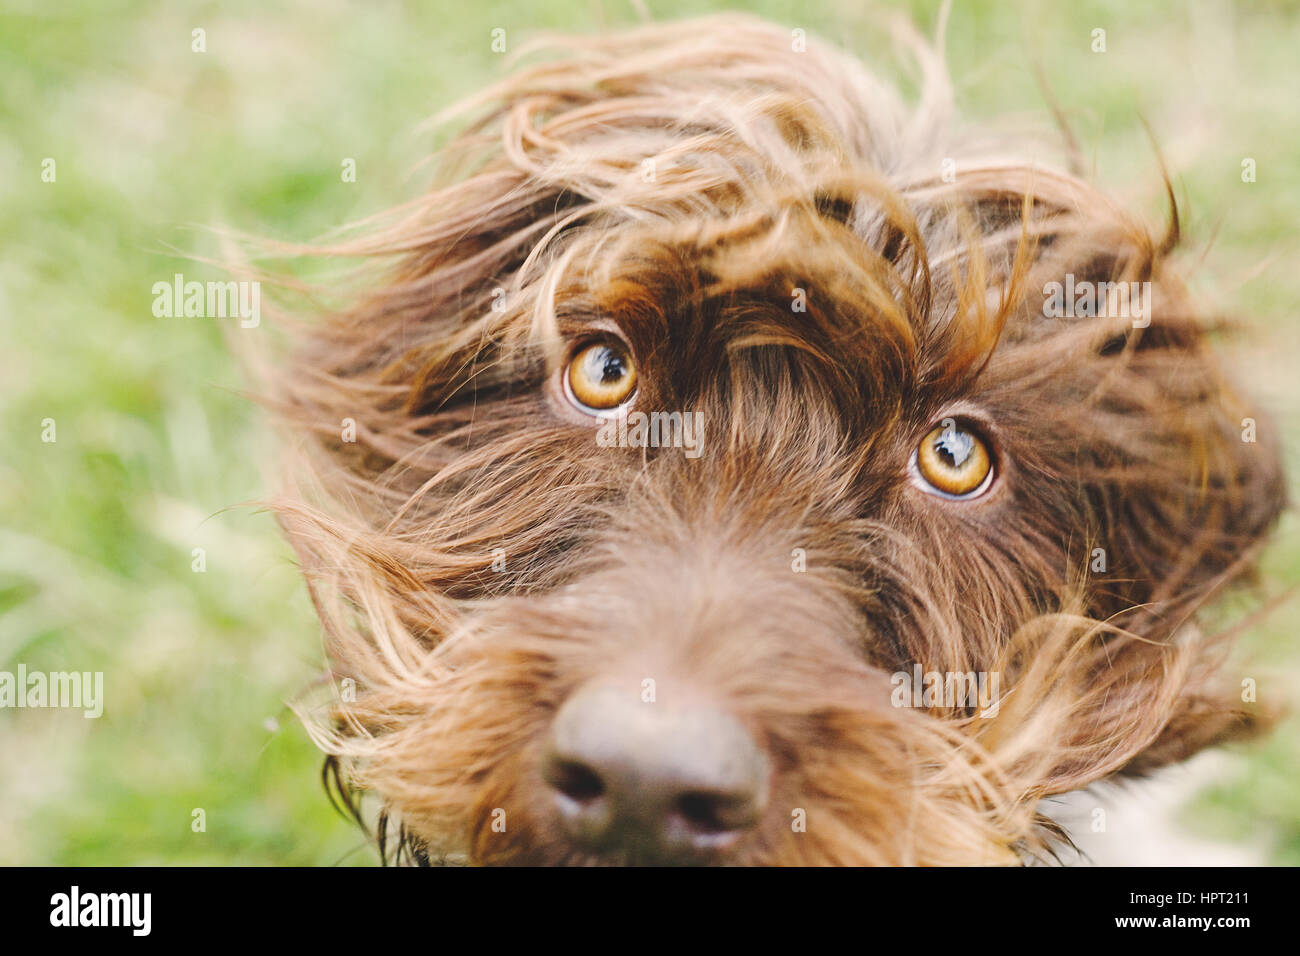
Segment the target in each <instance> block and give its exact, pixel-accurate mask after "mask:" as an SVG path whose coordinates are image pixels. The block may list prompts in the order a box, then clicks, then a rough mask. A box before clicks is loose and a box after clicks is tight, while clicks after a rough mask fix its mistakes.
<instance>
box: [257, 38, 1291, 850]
mask: <svg viewBox="0 0 1300 956" xmlns="http://www.w3.org/2000/svg"><path fill="white" fill-rule="evenodd" d="M918 56H920V57H921V58H922V62H923V63H924V64H925V65H926V66H927V67H929V68H930V69H929V70H928V73H929V74H930V77H931V80H932V83H931V84H930V86H928V87H927V92H926V93H925V94H924V96H923V97H922V101H921V103H920V105H919V106H917V107H915V108H913V109H908V108H906V107H904V106H903V105H902V104H901V103H900V102H899V100H898V99H897V98H896V97H895V95H894V94H893V93H892V92H891V91H890V90H889V89H888V88H886V87H884V86H883V85H881V84H880V83H878V82H877V81H876V80H875V79H873V78H872V77H871V76H870V75H869V74H868V73H867V72H866V71H865V70H864V69H863V68H862V67H861V66H860V65H859V64H857V63H855V62H853V61H851V60H849V59H846V58H845V57H843V56H841V55H839V54H837V53H835V52H833V51H831V50H830V49H828V48H826V47H822V46H818V45H817V44H815V43H813V44H809V45H808V46H807V48H806V49H804V48H802V47H801V45H800V44H799V43H795V44H792V43H791V39H790V36H789V35H788V34H786V33H785V32H784V31H781V30H778V29H776V28H774V27H769V26H766V25H764V24H762V23H758V22H756V21H753V20H749V19H743V18H730V17H729V18H720V19H713V20H707V21H702V22H696V23H691V24H685V25H670V26H658V27H651V28H646V29H642V30H640V31H637V32H634V33H630V34H622V35H616V36H613V37H608V38H604V39H588V40H582V41H573V43H572V44H571V46H570V48H569V49H568V52H567V53H566V55H565V57H563V58H561V59H550V60H546V61H544V62H542V63H541V64H540V65H537V66H534V67H532V68H530V69H527V70H524V71H522V72H519V73H517V74H515V75H513V76H512V77H511V78H510V79H508V80H506V81H505V82H504V83H502V84H500V85H499V86H497V87H495V88H494V89H492V90H490V91H488V92H487V93H486V94H484V96H482V97H480V98H479V99H478V100H477V101H476V102H477V103H479V104H480V105H481V106H482V110H481V115H480V116H479V117H478V118H477V120H476V121H475V122H474V123H473V124H472V125H471V126H469V128H468V129H467V130H465V131H464V132H462V133H461V134H460V135H459V136H458V137H457V138H456V139H455V140H454V141H453V143H452V144H451V145H450V146H449V147H448V149H447V151H446V153H445V154H444V155H445V158H446V167H447V169H446V171H445V174H444V175H445V184H444V185H441V186H439V187H438V188H437V189H435V190H434V191H433V192H432V193H430V194H429V195H427V196H426V197H424V198H423V199H421V200H419V201H417V202H416V203H414V204H413V205H411V206H408V207H405V208H404V209H403V210H401V211H400V212H399V213H398V214H397V215H396V217H395V218H394V220H393V221H392V223H391V224H390V225H389V226H387V227H386V228H383V229H381V230H379V231H378V232H376V233H375V234H373V235H370V236H368V237H366V238H362V239H359V240H357V241H356V242H354V243H352V244H350V245H348V246H346V247H344V248H343V249H341V250H337V251H342V252H345V253H348V254H359V255H362V256H365V257H367V261H368V262H371V263H376V262H382V263H383V264H384V265H383V266H382V268H384V269H386V271H385V272H383V274H382V277H381V278H380V279H378V280H377V281H375V282H374V283H373V284H372V286H371V288H370V290H369V291H367V292H366V293H365V294H364V295H362V296H360V297H359V298H358V299H357V300H356V302H355V303H354V304H353V305H351V306H349V307H347V308H345V309H341V310H338V311H336V312H332V313H331V314H330V315H329V316H327V317H326V319H325V320H324V321H322V322H320V323H318V324H316V325H315V326H313V327H312V328H311V330H310V331H309V332H308V333H307V334H306V335H305V339H304V341H303V342H302V343H301V348H300V349H299V350H298V352H297V353H296V357H295V359H294V361H293V362H292V363H291V365H290V367H289V369H288V371H287V373H286V374H285V375H284V376H283V378H282V380H281V383H280V384H281V386H282V389H281V393H280V397H281V399H282V402H283V405H284V407H285V409H286V410H287V411H288V412H289V415H290V418H291V420H292V421H293V422H295V423H296V424H297V425H298V426H300V427H301V429H302V432H303V434H304V435H305V436H306V438H305V441H304V442H303V444H304V446H305V459H304V461H305V469H304V470H303V471H301V472H300V475H301V476H303V478H304V480H303V481H301V482H300V484H299V486H298V488H299V490H298V491H297V492H296V493H295V494H294V495H293V496H290V498H289V499H288V500H286V501H285V502H284V503H283V504H282V505H281V508H280V512H281V515H282V520H283V522H284V524H285V526H286V528H287V530H288V532H289V534H290V537H291V539H292V540H293V542H294V543H295V545H296V547H297V548H298V550H299V553H300V554H301V556H302V558H303V563H304V567H305V569H306V571H307V572H308V575H309V579H310V581H311V583H312V589H313V595H314V597H315V599H316V602H317V606H318V608H319V610H320V613H321V618H322V620H323V622H324V624H325V626H326V629H327V631H328V635H329V646H330V653H331V656H332V659H333V661H334V665H335V676H336V678H338V679H340V680H342V679H345V678H346V679H350V681H351V682H354V684H355V687H356V693H355V695H349V694H344V695H343V696H342V697H341V699H340V700H339V701H338V702H337V703H336V705H335V706H334V707H333V708H332V709H331V712H330V719H329V721H328V724H327V726H322V727H319V728H318V730H317V733H318V736H319V739H320V741H321V743H322V746H324V747H325V749H326V750H327V751H328V752H330V753H331V754H333V755H335V757H336V758H338V759H340V760H341V761H342V762H343V764H345V765H346V767H347V771H348V773H347V779H348V782H349V786H357V787H361V788H365V789H370V790H374V791H377V792H378V793H379V794H380V795H381V797H382V799H383V802H384V806H385V807H386V808H387V810H388V811H390V812H392V813H394V814H396V815H397V816H398V817H400V819H401V821H402V825H403V839H404V843H405V845H406V846H407V848H408V849H411V850H413V851H414V853H415V855H416V856H417V857H418V858H420V859H427V858H429V857H430V856H438V857H457V856H460V857H468V858H469V859H471V860H474V861H478V862H535V863H562V862H640V861H652V862H729V863H730V862H734V863H824V862H847V863H910V862H915V863H965V862H977V863H987V862H998V861H1014V860H1015V859H1017V858H1018V855H1020V854H1023V853H1025V852H1027V851H1031V850H1032V848H1033V847H1034V846H1036V845H1041V842H1042V840H1043V839H1044V837H1043V835H1042V834H1043V825H1044V821H1043V820H1042V819H1041V818H1040V817H1039V816H1038V814H1037V811H1036V804H1037V802H1038V800H1039V799H1040V798H1041V797H1043V796H1044V795H1047V794H1052V793H1059V792H1063V791H1066V790H1070V789H1074V788H1077V787H1080V786H1084V785H1086V784H1088V783H1090V782H1092V781H1094V780H1097V779H1100V778H1102V777H1104V776H1107V775H1111V774H1115V773H1118V772H1133V771H1136V770H1140V769H1146V768H1149V767H1153V766H1158V765H1160V764H1163V763H1167V762H1170V761H1173V760H1177V759H1181V758H1182V757H1183V756H1186V755H1187V754H1189V753H1191V752H1194V751H1195V750H1197V749H1199V748H1201V747H1203V746H1206V745H1208V744H1210V743H1213V742H1215V741H1218V740H1220V739H1225V738H1227V737H1230V736H1233V735H1235V734H1238V733H1241V732H1244V731H1246V730H1248V729H1249V727H1250V725H1251V723H1252V719H1253V717H1252V715H1251V714H1250V713H1249V712H1248V711H1246V710H1245V709H1244V708H1243V707H1242V705H1240V704H1236V705H1234V703H1233V701H1232V698H1231V697H1230V696H1226V695H1221V694H1220V692H1219V691H1218V690H1216V689H1215V686H1214V683H1213V676H1212V675H1213V670H1214V664H1215V663H1216V660H1217V657H1218V653H1217V651H1218V647H1217V645H1216V644H1215V642H1213V641H1211V640H1208V639H1206V638H1204V637H1203V636H1201V635H1200V634H1199V633H1198V632H1197V631H1196V629H1195V627H1194V625H1193V615H1194V613H1195V611H1196V610H1197V608H1198V607H1200V606H1201V605H1202V604H1203V603H1204V602H1205V601H1206V600H1207V599H1208V598H1209V597H1210V596H1212V594H1213V593H1214V592H1215V591H1216V589H1218V588H1219V587H1221V586H1222V585H1223V584H1225V583H1227V582H1229V581H1230V580H1232V579H1234V578H1235V577H1237V576H1239V575H1240V574H1241V573H1242V572H1243V571H1245V570H1247V568H1248V566H1249V562H1250V558H1251V555H1252V554H1253V551H1254V546H1255V545H1256V543H1257V542H1258V541H1259V540H1260V539H1261V538H1262V536H1263V535H1264V534H1265V533H1266V531H1267V529H1268V527H1269V526H1270V524H1271V523H1272V521H1273V520H1274V518H1275V516H1276V515H1277V513H1278V511H1279V509H1280V507H1281V500H1282V495H1283V491H1282V482H1281V478H1280V475H1279V467H1278V461H1277V455H1276V452H1275V449H1274V447H1273V446H1272V444H1271V443H1270V442H1269V440H1268V436H1267V430H1266V429H1262V428H1261V429H1259V431H1258V436H1257V437H1258V440H1255V441H1243V427H1249V426H1244V423H1243V419H1252V420H1254V419H1258V418H1259V414H1258V412H1257V411H1256V410H1254V409H1253V408H1252V407H1251V406H1249V405H1247V404H1245V403H1244V402H1242V401H1241V400H1240V399H1238V398H1237V397H1236V396H1235V395H1234V393H1233V392H1232V391H1231V390H1230V389H1229V387H1228V386H1227V385H1226V384H1225V382H1224V380H1223V379H1222V377H1221V375H1220V373H1219V372H1218V370H1217V368H1216V365H1215V363H1214V361H1213V359H1212V357H1211V355H1210V354H1209V352H1208V348H1207V341H1206V331H1205V328H1204V323H1203V321H1202V318H1201V317H1200V315H1199V313H1198V309H1197V306H1196V302H1195V301H1194V300H1193V299H1192V298H1191V297H1190V296H1189V294H1188V293H1187V291H1186V290H1185V289H1184V287H1183V286H1182V285H1181V284H1180V283H1179V282H1178V280H1177V279H1176V278H1175V277H1174V276H1173V275H1171V274H1170V271H1169V268H1168V266H1167V262H1166V256H1167V254H1168V253H1169V252H1170V250H1171V248H1172V246H1173V240H1174V238H1175V237H1176V231H1177V230H1176V221H1175V224H1174V225H1171V227H1170V230H1169V234H1168V235H1167V236H1165V237H1164V238H1161V239H1156V238H1153V237H1152V236H1151V235H1150V234H1149V233H1148V232H1147V231H1146V230H1145V229H1144V228H1143V227H1142V226H1141V225H1139V224H1137V223H1136V222H1135V221H1134V220H1132V219H1130V218H1129V217H1128V216H1127V215H1125V213H1124V212H1123V211H1121V210H1120V209H1119V208H1117V207H1116V206H1115V205H1114V204H1112V203H1111V202H1110V201H1108V200H1107V199H1106V198H1104V197H1103V196H1102V195H1100V194H1099V193H1097V192H1096V191H1095V190H1094V189H1093V188H1092V187H1090V186H1089V185H1087V184H1085V183H1083V182H1082V181H1080V180H1078V179H1076V178H1074V177H1072V176H1069V175H1066V174H1064V173H1061V172H1055V171H1053V170H1051V169H1048V168H1041V167H1038V166H1034V165H1030V164H1027V163H1024V162H1023V161H1020V160H1017V159H1007V158H1005V157H999V156H996V155H992V154H990V153H989V152H988V151H986V150H981V149H979V148H977V147H975V146H973V145H969V144H965V145H964V143H963V141H962V140H960V139H958V138H956V137H955V136H954V135H953V134H952V133H950V132H949V130H948V126H947V123H946V121H945V112H946V111H945V109H944V106H943V103H944V97H943V95H942V90H943V86H942V78H941V75H940V72H941V71H940V70H939V69H938V66H937V64H935V63H933V62H932V58H931V55H930V54H929V53H927V52H926V51H925V50H924V49H918ZM375 268H379V267H375ZM1249 437H1255V436H1249ZM349 686H351V684H350V685H349Z"/></svg>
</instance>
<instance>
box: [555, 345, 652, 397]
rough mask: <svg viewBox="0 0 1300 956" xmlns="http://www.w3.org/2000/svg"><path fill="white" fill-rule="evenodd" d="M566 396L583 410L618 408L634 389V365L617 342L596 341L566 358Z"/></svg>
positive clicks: (625, 350)
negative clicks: (568, 358)
mask: <svg viewBox="0 0 1300 956" xmlns="http://www.w3.org/2000/svg"><path fill="white" fill-rule="evenodd" d="M565 380H566V381H567V382H568V383H569V389H568V390H569V395H570V397H571V398H572V399H573V401H574V403H575V404H576V405H578V407H579V408H581V409H582V410H583V411H588V412H601V411H607V410H609V409H611V408H617V407H618V406H619V405H622V404H623V403H625V402H626V401H627V400H628V399H630V398H631V397H632V393H633V392H635V391H636V365H635V364H634V363H633V361H632V356H631V355H629V354H628V351H627V348H626V347H624V346H623V345H622V344H621V343H618V342H596V343H594V344H592V345H588V346H586V347H585V348H583V349H581V350H579V351H578V352H577V354H575V355H574V356H573V358H572V359H570V360H569V369H568V371H567V372H566V373H565Z"/></svg>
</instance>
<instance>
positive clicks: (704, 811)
mask: <svg viewBox="0 0 1300 956" xmlns="http://www.w3.org/2000/svg"><path fill="white" fill-rule="evenodd" d="M677 813H678V814H679V815H680V816H681V818H682V820H683V821H684V822H685V823H686V825H687V827H688V828H689V829H690V830H691V832H693V833H696V834H699V835H700V836H719V835H722V834H726V833H731V832H733V831H735V830H739V829H741V828H742V827H744V826H746V825H747V823H748V822H749V820H750V819H752V816H753V814H752V812H750V810H749V801H748V800H745V799H743V798H742V799H737V798H736V797H733V796H729V795H727V794H719V793H704V792H694V793H684V794H682V795H681V796H680V797H678V799H677Z"/></svg>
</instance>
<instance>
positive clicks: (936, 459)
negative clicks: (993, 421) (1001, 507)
mask: <svg viewBox="0 0 1300 956" xmlns="http://www.w3.org/2000/svg"><path fill="white" fill-rule="evenodd" d="M916 470H917V472H918V473H919V474H920V476H921V479H922V481H923V482H924V483H925V485H928V486H929V487H927V488H926V490H927V491H936V492H938V493H939V494H941V495H945V496H947V497H950V498H974V497H975V496H976V495H978V494H980V493H981V492H983V491H985V490H986V489H987V488H988V486H989V484H990V483H991V482H992V479H993V460H992V458H991V457H990V456H989V450H988V446H987V445H985V443H984V439H982V438H981V437H980V436H979V435H978V434H976V433H975V432H974V431H973V430H972V429H970V428H966V427H965V426H963V425H961V424H958V423H957V422H956V421H954V420H953V419H951V418H947V419H944V421H943V422H941V423H940V424H939V425H938V426H936V427H935V428H934V429H933V430H931V432H930V433H929V434H928V435H926V436H925V437H924V438H923V439H921V444H920V446H919V447H918V448H917V449H916Z"/></svg>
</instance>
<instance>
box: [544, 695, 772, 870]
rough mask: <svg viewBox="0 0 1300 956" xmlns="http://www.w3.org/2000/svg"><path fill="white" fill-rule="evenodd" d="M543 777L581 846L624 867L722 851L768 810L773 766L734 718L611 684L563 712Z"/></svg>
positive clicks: (553, 731)
mask: <svg viewBox="0 0 1300 956" xmlns="http://www.w3.org/2000/svg"><path fill="white" fill-rule="evenodd" d="M542 776H543V778H544V779H545V781H546V783H547V784H548V785H549V786H550V787H551V788H552V790H553V792H554V799H555V801H556V804H557V805H558V807H559V811H560V816H561V818H562V820H563V821H564V826H565V829H566V830H567V832H568V834H569V836H570V838H571V839H572V840H573V842H574V843H575V844H576V845H577V846H578V847H580V848H581V849H583V850H586V851H588V852H592V853H596V854H599V855H604V856H607V857H611V858H616V859H620V860H622V861H625V862H645V863H672V862H690V861H691V860H692V859H694V858H698V857H702V856H705V855H707V854H709V853H710V852H711V851H718V850H724V849H726V848H727V847H729V846H731V845H732V844H734V843H735V842H736V841H737V840H738V839H739V838H740V837H741V836H742V835H743V834H744V833H745V831H747V830H749V829H751V828H752V827H753V826H754V825H755V824H756V823H757V822H758V819H759V817H760V816H761V814H762V812H763V808H764V806H765V805H766V802H767V757H766V755H765V754H764V752H763V751H762V750H761V749H760V748H759V746H758V745H757V743H755V741H754V738H753V737H752V736H751V735H750V734H749V732H748V731H747V730H746V729H745V727H744V726H743V725H742V724H741V723H740V722H739V721H738V720H736V719H735V718H734V717H732V716H731V715H730V714H727V713H726V712H724V711H721V710H718V709H715V708H712V707H709V706H707V705H696V704H684V705H678V706H670V705H668V704H662V703H647V702H645V701H643V700H642V699H641V697H640V695H639V694H638V693H636V692H635V691H631V690H622V689H619V688H617V687H613V686H609V685H593V686H589V687H586V688H583V689H581V690H579V691H578V692H577V693H576V694H574V695H573V696H572V697H570V698H569V700H567V701H566V702H565V703H564V704H563V706H561V708H560V710H559V713H557V714H556V717H555V721H554V724H553V725H552V728H551V735H550V740H549V742H548V745H547V748H546V751H545V755H544V757H543V762H542Z"/></svg>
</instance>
